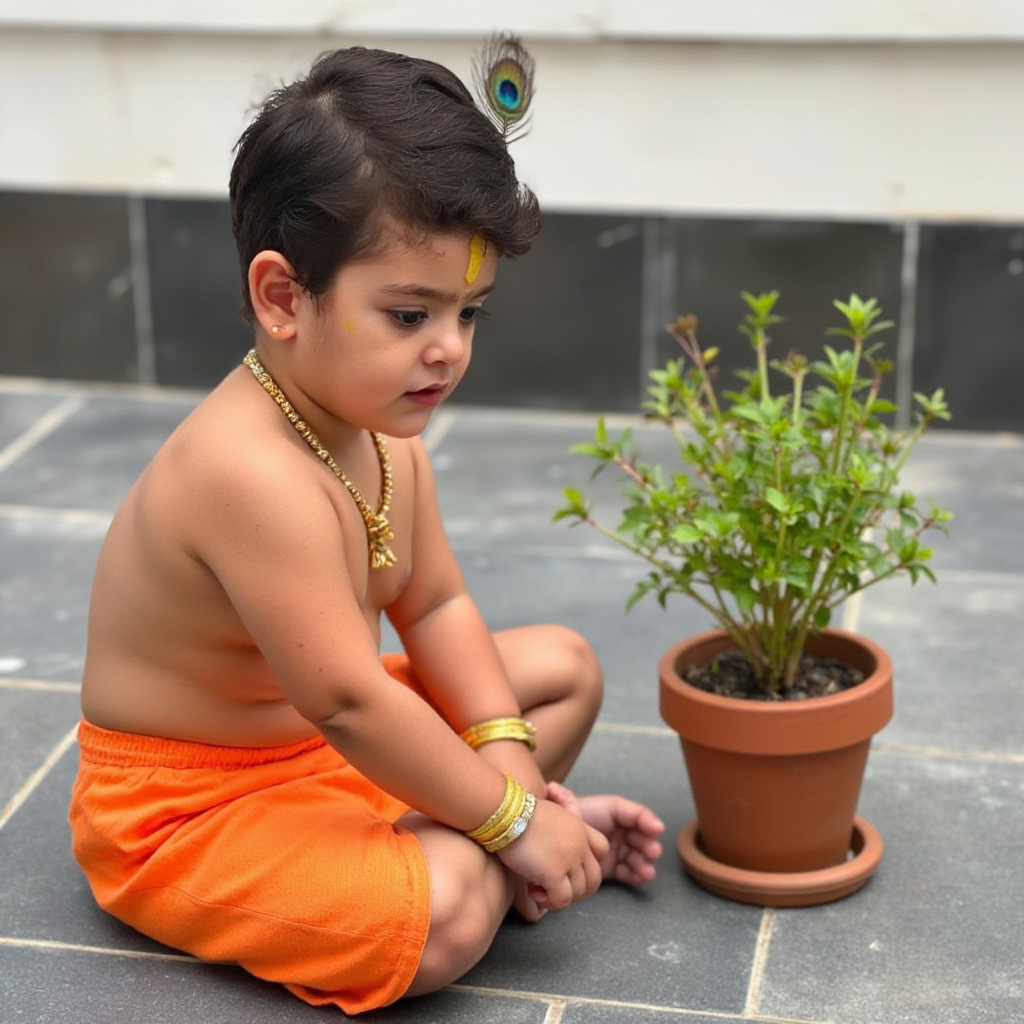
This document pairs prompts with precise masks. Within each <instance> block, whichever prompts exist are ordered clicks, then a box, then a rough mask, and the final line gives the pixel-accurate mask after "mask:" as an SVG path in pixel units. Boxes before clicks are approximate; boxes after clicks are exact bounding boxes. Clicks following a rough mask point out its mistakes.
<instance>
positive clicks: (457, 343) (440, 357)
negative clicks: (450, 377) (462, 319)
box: [426, 323, 468, 365]
mask: <svg viewBox="0 0 1024 1024" xmlns="http://www.w3.org/2000/svg"><path fill="white" fill-rule="evenodd" d="M467 344H468V337H467V335H466V329H465V325H463V324H461V323H455V324H448V323H446V324H444V325H443V326H440V327H439V328H438V331H437V333H436V334H435V335H434V337H433V338H432V339H431V343H430V348H429V349H428V350H427V353H426V355H427V361H428V362H431V363H445V364H447V365H451V364H453V363H457V362H459V361H460V360H461V359H462V358H463V356H464V355H465V354H466V346H467Z"/></svg>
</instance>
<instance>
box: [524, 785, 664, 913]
mask: <svg viewBox="0 0 1024 1024" xmlns="http://www.w3.org/2000/svg"><path fill="white" fill-rule="evenodd" d="M547 798H548V799H549V800H551V801H552V802H553V803H556V804H558V805H559V806H561V807H564V808H565V809H566V810H567V811H572V813H573V814H578V815H579V816H580V817H581V818H582V819H583V820H584V821H585V822H586V823H587V824H588V825H590V826H592V827H593V828H596V829H597V830H598V831H599V832H601V833H602V834H603V835H604V836H605V837H606V838H607V839H608V846H609V849H608V854H607V856H606V857H605V858H604V859H603V860H602V861H601V877H602V878H603V879H604V880H605V881H606V882H610V881H615V882H622V883H624V884H625V885H643V884H644V882H649V881H651V880H652V879H653V878H654V876H655V874H656V873H657V871H656V868H655V866H654V862H655V861H656V860H657V859H658V858H659V857H660V856H661V854H662V846H661V843H660V842H659V841H658V836H660V835H661V834H662V832H664V831H665V825H664V823H663V822H662V821H661V820H660V819H659V818H658V816H657V815H656V814H655V813H654V812H653V811H652V810H650V808H648V807H644V805H643V804H638V803H637V802H636V801H635V800H628V799H626V797H623V796H614V795H612V794H602V795H600V796H585V797H578V796H576V794H575V793H573V792H572V790H570V789H568V788H567V787H565V786H563V785H562V784H561V783H559V782H549V783H548V790H547ZM513 906H514V907H515V908H516V910H518V911H519V913H520V914H521V915H522V916H523V918H525V919H526V920H527V921H531V922H532V921H539V920H540V919H541V918H542V917H543V916H544V915H545V914H546V913H547V911H545V910H539V909H538V907H537V904H536V903H535V902H534V901H533V899H532V898H531V896H530V893H529V889H528V886H527V885H526V883H525V882H524V881H523V880H522V879H520V880H519V881H518V883H517V885H516V896H515V900H514V901H513Z"/></svg>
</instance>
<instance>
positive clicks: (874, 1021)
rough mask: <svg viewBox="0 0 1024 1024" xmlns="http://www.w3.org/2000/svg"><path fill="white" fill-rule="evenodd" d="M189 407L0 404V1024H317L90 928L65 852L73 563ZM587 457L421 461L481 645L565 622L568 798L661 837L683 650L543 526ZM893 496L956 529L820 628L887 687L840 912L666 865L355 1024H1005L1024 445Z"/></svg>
mask: <svg viewBox="0 0 1024 1024" xmlns="http://www.w3.org/2000/svg"><path fill="white" fill-rule="evenodd" d="M196 399H197V396H195V395H192V394H186V393H181V392H155V391H144V390H133V389H111V388H107V389H103V388H94V387H82V386H71V385H67V386H65V385H59V384H42V383H35V382H31V381H19V380H13V379H7V380H3V379H0V808H2V811H0V865H2V870H0V1021H2V1022H3V1024H15V1022H17V1024H29V1022H45V1024H57V1022H61V1024H107V1022H110V1024H115V1022H116V1024H125V1022H129V1024H132V1022H140V1024H142V1022H145V1024H186V1022H187V1024H193V1022H196V1021H216V1022H218V1024H231V1022H239V1024H241V1022H245V1024H262V1022H270V1021H273V1022H275V1024H301V1022H311V1024H312V1022H315V1021H327V1020H330V1019H341V1018H340V1015H339V1014H338V1013H337V1011H333V1010H315V1009H312V1008H310V1007H308V1006H306V1005H305V1004H303V1003H300V1002H299V1001H297V1000H295V999H294V998H292V997H291V996H289V995H288V994H287V993H285V992H284V991H283V990H282V989H278V988H276V987H274V986H271V985H268V984H265V983H262V982H259V981H256V980H254V979H252V978H251V977H249V976H247V975H246V974H244V973H243V972H242V971H241V970H240V969H237V968H234V967H231V966H223V965H204V964H201V963H199V962H197V961H194V960H192V959H190V958H189V957H186V956H181V955H179V954H176V953H175V952H174V951H173V950H169V949H165V948H163V947H160V946H158V945H156V944H155V943H153V942H151V941H149V940H147V939H145V938H142V937H141V936H139V935H136V934H135V933H133V932H131V931H130V930H128V929H126V928H124V927H122V926H121V925H119V924H118V923H117V922H115V921H113V920H111V919H108V918H107V917H106V916H105V915H104V914H103V913H101V912H100V911H99V910H98V909H97V908H96V907H95V905H94V904H93V902H92V899H91V896H90V894H89V892H88V889H87V888H86V886H85V884H84V882H83V879H82V877H81V876H80V874H79V872H78V869H77V868H76V867H75V865H74V864H73V862H72V861H71V858H70V855H69V852H68V833H67V829H66V825H65V808H66V804H67V800H68V790H69V786H70V784H71V779H72V776H73V773H74V770H75V759H76V748H75V725H76V721H77V719H78V692H77V690H78V688H77V681H78V679H79V675H80V672H81V668H82V654H83V646H84V640H85V621H86V611H87V601H88V594H89V585H90V577H91V573H92V569H93V564H94V560H95V558H96V554H97V551H98V548H99V545H100V542H101V540H102V537H103V534H104V531H105V529H106V526H107V523H108V521H109V517H110V515H111V513H112V512H113V511H114V509H115V508H116V506H117V504H118V502H119V501H120V499H121V497H122V495H123V494H124V493H125V490H126V489H127V487H128V486H129V484H130V483H131V481H132V480H133V478H134V477H135V476H136V475H137V474H138V473H139V471H140V470H141V469H142V467H143V466H144V464H145V462H146V461H147V459H148V458H149V456H150V455H151V454H152V453H153V451H154V450H155V448H156V447H157V446H158V445H159V443H160V441H161V439H162V438H163V437H164V436H165V435H166V434H167V433H168V432H169V431H170V430H171V429H172V428H173V426H174V425H175V423H177V422H178V420H180V419H181V417H182V416H184V415H185V414H186V413H187V412H188V410H189V409H190V408H191V407H192V405H193V404H194V403H195V401H196ZM589 430H590V420H589V418H588V417H579V416H574V415H557V414H534V413H524V412H499V411H482V410H478V409H469V408H460V407H457V406H453V407H451V408H449V409H446V410H444V411H442V412H440V413H439V414H438V415H437V416H436V418H435V421H434V423H433V424H432V425H431V428H430V431H429V433H428V435H427V440H428V442H429V444H430V446H431V448H432V450H433V453H434V459H435V464H436V469H437V476H438V483H439V488H440V493H441V499H442V502H443V506H444V511H445V515H446V520H447V523H448V528H449V532H450V536H451V540H452V543H453V545H454V547H455V549H456V550H457V552H458V554H459V557H460V559H461V561H462V564H463V566H464V569H465V572H466V575H467V577H468V579H469V582H470V585H471V588H472V589H473V590H474V592H475V593H476V595H477V598H478V600H479V603H480V604H481V606H482V608H483V610H484V612H485V614H486V616H487V618H488V619H489V621H490V622H491V624H492V625H493V626H494V627H501V626H506V625H511V624H515V623H520V622H523V621H531V620H537V619H548V620H556V621H561V622H565V623H568V624H570V625H572V626H574V627H576V628H577V629H579V630H581V631H582V632H583V633H584V634H585V635H586V636H587V637H588V638H589V639H590V640H591V641H592V643H593V644H594V646H595V647H596V648H597V650H598V652H599V654H600V655H601V657H602V659H603V663H604V666H605V671H606V676H607V699H606V702H605V706H604V709H603V711H602V715H601V718H600V721H599V724H598V726H597V728H596V730H595V733H594V735H593V737H592V740H591V742H590V743H589V745H588V747H587V749H586V751H585V752H584V755H583V757H582V758H581V760H580V762H579V764H578V766H577V768H576V769H575V770H574V772H573V775H572V777H571V779H570V782H571V783H572V784H574V785H575V787H576V788H577V789H579V790H582V791H595V790H606V789H612V788H614V789H617V790H620V791H622V792H626V793H628V794H630V795H632V796H635V797H636V798H638V799H640V800H643V801H645V802H646V803H648V804H650V805H651V806H653V807H654V808H655V809H656V810H657V811H658V812H659V813H660V814H661V816H662V817H663V818H664V819H665V821H666V822H667V823H668V826H669V829H670V835H674V834H675V833H676V832H677V831H678V830H679V828H680V827H681V826H682V825H683V824H684V823H685V822H686V821H687V820H688V819H689V818H690V817H691V816H692V804H691V801H690V797H689V794H688V792H687V789H686V785H685V774H684V770H683V767H682V762H681V758H680V756H679V752H678V745H677V743H676V741H675V739H674V737H673V735H672V734H670V733H669V732H668V731H667V730H666V729H665V728H664V727H663V726H662V724H661V722H660V720H659V717H658V712H657V700H656V698H657V693H656V685H655V682H654V673H655V661H656V658H657V655H658V653H659V651H660V650H661V649H663V648H664V647H666V646H667V645H668V644H669V643H670V642H671V641H673V640H674V639H676V638H678V637H680V636H681V635H683V634H685V633H688V632H692V631H694V630H695V629H697V628H698V627H702V626H703V625H704V623H703V622H702V621H701V619H700V618H699V617H698V615H697V614H696V612H695V611H694V609H691V608H689V607H688V606H687V605H686V604H685V603H682V602H680V603H677V604H676V605H675V606H672V605H671V604H670V606H669V610H668V611H667V612H663V611H661V610H660V609H659V608H657V606H656V605H653V604H652V605H651V606H643V605H641V606H639V607H637V608H636V609H635V610H634V611H633V612H632V613H631V614H630V615H629V616H628V617H627V616H625V615H624V613H623V604H624V600H625V598H626V596H627V594H628V592H629V590H630V589H631V583H632V581H633V580H635V579H636V578H637V574H638V572H639V567H638V566H635V565H633V564H632V562H631V561H629V560H628V559H627V558H624V557H621V556H620V555H618V554H617V553H616V552H615V551H613V550H610V548H609V546H608V545H606V544H605V543H604V542H602V541H601V539H600V538H599V537H597V536H596V535H594V534H593V533H592V532H589V531H586V530H583V529H576V530H569V529H566V528H565V527H563V526H558V525H553V524H552V523H551V521H550V515H551V511H552V510H553V509H554V508H555V506H556V505H557V504H558V502H559V498H560V494H561V488H562V486H563V485H564V484H565V483H566V482H578V481H582V480H583V479H584V478H585V476H586V474H587V472H588V467H587V466H586V465H585V464H584V463H583V462H582V461H581V460H580V459H578V458H571V457H568V456H567V455H566V450H567V449H568V447H569V445H570V444H571V443H573V442H575V441H577V440H582V439H584V438H585V437H586V436H588V435H589ZM906 482H907V483H908V484H909V485H910V486H911V487H912V488H914V489H915V490H918V491H920V492H922V493H925V494H931V495H932V496H934V497H935V498H936V499H938V500H940V501H942V502H944V503H946V504H948V505H950V506H951V507H952V508H953V510H954V511H955V513H956V516H957V519H956V523H955V524H954V529H953V531H952V533H951V535H950V537H949V538H948V540H944V539H942V538H939V540H938V542H937V547H938V551H937V555H936V562H935V564H936V568H937V569H938V570H939V572H940V583H939V585H938V586H931V585H930V584H927V583H923V584H920V585H919V586H918V587H917V588H915V589H913V590H912V589H911V588H910V586H909V584H906V583H898V584H893V585H891V586H888V585H887V586H883V587H880V588H877V589H876V590H872V591H868V592H867V593H866V594H865V595H864V597H863V600H862V601H860V602H858V603H856V605H855V606H852V607H850V608H849V609H848V610H847V611H848V619H847V625H850V626H852V627H853V628H856V629H858V630H861V631H863V632H864V633H866V634H869V635H871V636H872V637H873V638H875V639H876V640H878V641H879V642H881V643H882V644H884V645H885V646H886V647H887V648H888V649H889V651H890V652H891V654H892V656H893V660H894V663H895V666H896V686H897V689H896V692H897V711H896V717H895V719H894V720H893V722H892V724H891V725H890V726H889V727H888V728H886V730H885V731H884V732H883V733H882V734H881V735H880V736H879V738H878V739H877V740H876V744H875V747H874V750H873V753H872V756H871V759H870V763H869V767H868V774H867V778H866V781H865V785H864V791H863V795H862V798H861V805H860V813H861V814H863V815H864V816H865V817H866V818H868V820H870V821H871V822H872V823H873V824H874V825H875V826H876V827H877V828H878V829H879V830H880V831H881V833H882V834H883V836H884V839H885V843H886V853H885V858H884V860H883V862H882V864H881V867H880V868H879V870H878V872H877V873H876V875H875V876H874V878H873V879H872V880H871V881H870V882H869V884H868V885H867V886H866V887H865V888H864V889H863V890H862V891H861V892H859V893H858V894H856V895H854V896H852V897H850V898H848V899H846V900H843V901H841V902H838V903H834V904H831V905H828V906H823V907H819V908H814V909H803V910H779V911H772V910H762V909H760V908H757V907H752V906H745V905H741V904H737V903H731V902H728V901H726V900H723V899H720V898H717V897H714V896H711V895H709V894H707V893H705V892H704V891H703V890H702V889H700V888H698V887H697V886H695V885H694V884H693V883H691V881H690V880H689V879H688V878H687V876H686V875H685V874H684V873H683V871H682V870H681V867H680V864H679V862H678V859H677V857H676V855H675V852H674V850H673V849H672V848H671V844H669V846H670V848H669V850H668V852H666V855H665V857H664V858H663V861H662V864H661V869H660V874H659V876H658V879H657V880H656V881H655V882H654V883H653V884H651V885H650V886H649V887H647V888H646V889H644V890H642V891H639V892H634V891H631V890H627V889H624V888H616V887H608V888H606V889H605V890H603V891H602V892H600V893H599V894H598V895H597V896H595V897H594V898H593V899H591V900H589V901H586V902H584V903H582V904H578V905H576V906H574V907H572V908H570V909H569V910H567V911H565V912H563V913H561V914H558V915H552V916H550V917H549V918H548V919H547V920H545V921H544V922H543V923H542V924H541V925H540V926H538V927H536V928H531V927H527V926H525V925H522V924H520V923H517V922H516V921H514V920H510V921H509V922H508V923H507V924H506V925H505V926H504V927H503V928H502V930H501V932H500V933H499V936H498V939H497V942H496V943H495V945H494V948H493V950H492V951H491V953H490V954H489V955H488V956H487V957H486V958H485V959H484V961H483V962H482V963H481V964H479V965H478V966H477V967H476V968H475V969H474V970H473V971H471V972H470V973H469V974H468V975H467V976H466V977H465V978H464V979H463V980H462V982H461V983H460V984H458V985H453V986H452V987H451V988H449V989H447V990H446V991H444V992H441V993H439V994H437V995H434V996H431V997H427V998H423V999H420V1000H417V1001H411V1002H409V1003H406V1004H399V1005H397V1006H395V1007H392V1008H390V1009H387V1010H384V1011H380V1012H377V1013H374V1014H371V1015H369V1016H368V1018H367V1019H369V1020H373V1021H376V1022H380V1024H397V1022H402V1024H426V1022H445V1024H449V1022H450V1024H457V1022H461V1021H465V1022H473V1024H484V1022H495V1024H516V1022H524V1024H527V1022H529V1024H542V1022H543V1024H555V1022H559V1021H561V1022H564V1024H578V1022H590V1024H625V1022H629V1024H644V1022H651V1024H654V1022H664V1021H669V1020H673V1019H675V1020H679V1021H680V1022H683V1021H687V1022H693V1024H711V1022H721V1021H729V1020H735V1021H775V1022H779V1021H787V1022H799V1024H804V1022H824V1021H832V1022H836V1024H896V1022H909V1024H965V1022H968V1021H970V1022H980V1021H993V1022H998V1024H1011V1022H1015V1021H1016V1022H1024V853H1022V851H1024V687H1022V686H1021V684H1020V674H1021V661H1022V658H1024V640H1022V633H1024V541H1022V538H1024V438H1021V437H1019V436H1007V435H993V434H972V435H968V434H958V433H942V434H941V435H939V434H936V435H933V436H931V437H930V438H928V439H926V441H925V442H924V444H923V446H922V448H921V449H920V451H919V453H918V454H917V456H915V459H914V461H913V463H912V465H911V468H910V472H909V473H908V477H907V481H906ZM601 500H602V501H603V502H608V501H610V499H609V497H608V495H607V492H606V493H605V496H604V498H603V499H601ZM609 507H610V506H609Z"/></svg>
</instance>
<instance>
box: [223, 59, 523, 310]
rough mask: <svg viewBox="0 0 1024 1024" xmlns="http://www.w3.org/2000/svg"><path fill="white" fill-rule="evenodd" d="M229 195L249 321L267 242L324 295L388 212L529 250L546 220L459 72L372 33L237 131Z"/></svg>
mask: <svg viewBox="0 0 1024 1024" xmlns="http://www.w3.org/2000/svg"><path fill="white" fill-rule="evenodd" d="M230 198H231V220H232V228H233V230H234V234H235V244H236V246H237V248H238V258H239V261H240V263H241V272H242V296H243V298H242V312H243V314H244V315H245V317H246V319H248V320H250V321H251V320H252V318H253V308H252V300H251V298H250V296H249V287H248V270H249V264H250V262H251V261H252V258H253V257H254V256H255V255H256V254H257V253H258V252H260V251H261V250H263V249H273V250H276V251H277V252H280V253H281V254H282V255H283V256H284V257H285V258H286V259H287V260H288V262H289V263H291V265H292V268H293V270H294V272H295V279H296V281H297V282H298V283H299V284H300V285H302V287H303V288H305V289H306V290H307V291H308V292H309V293H310V294H311V295H313V296H314V297H316V296H320V295H323V294H324V293H325V292H326V291H327V290H328V288H329V287H330V285H331V283H332V281H333V280H334V277H335V274H336V273H337V271H338V270H339V269H340V268H341V266H342V265H343V264H344V263H346V262H348V261H350V260H353V259H356V258H359V257H361V256H365V255H368V254H369V253H371V252H372V251H373V250H374V248H375V247H376V246H377V245H379V244H380V243H381V241H382V238H381V236H382V233H383V229H384V225H385V220H386V218H388V217H391V218H393V219H394V220H396V221H397V222H398V223H399V224H400V225H402V227H403V228H406V229H411V230H413V231H416V230H422V231H426V232H432V231H437V230H442V231H444V230H453V229H455V230H466V231H469V232H472V233H475V234H479V235H480V236H481V237H483V238H484V239H485V240H486V241H487V242H488V243H489V244H492V245H494V246H495V247H496V248H497V250H498V251H499V252H500V253H501V254H502V255H505V256H519V255H522V254H523V253H524V252H526V251H527V250H528V249H529V247H530V245H531V243H532V242H533V239H534V238H535V237H536V235H537V232H538V231H539V230H540V225H541V216H540V208H539V205H538V203H537V198H536V196H535V195H534V194H533V193H532V192H531V191H530V190H529V189H528V188H526V187H525V186H523V185H521V184H520V183H519V181H518V180H517V178H516V174H515V166H514V164H513V161H512V158H511V157H510V156H509V153H508V148H507V145H506V142H505V139H504V138H503V137H502V134H501V132H500V131H499V130H498V128H497V127H496V126H495V125H494V123H493V122H492V121H491V120H490V119H489V117H488V116H487V115H486V114H485V113H483V111H481V110H480V109H479V108H478V107H477V106H476V104H475V103H474V101H473V97H472V95H471V94H470V92H469V90H468V89H467V88H466V87H465V85H463V83H462V82H461V81H460V80H459V79H458V77H457V76H456V75H455V74H453V73H452V72H451V71H449V70H448V69H447V68H444V67H442V66H441V65H440V64H435V63H434V62H433V61H428V60H421V59H417V58H414V57H407V56H404V55H403V54H399V53H391V52H389V51H386V50H367V49H364V48H363V47H352V48H351V49H345V50H335V51H333V52H330V53H325V54H323V55H322V56H321V57H319V58H318V59H317V61H316V63H314V65H313V67H312V68H311V70H310V72H309V74H308V75H306V76H305V77H304V78H301V79H299V80H298V81H296V82H294V83H293V84H291V85H287V86H284V87H282V88H280V89H277V90H275V91H274V92H273V93H271V94H270V96H269V97H268V98H267V100H266V102H265V103H264V105H263V107H262V109H261V110H260V112H259V114H258V115H257V116H256V119H255V120H254V121H253V122H252V124H251V125H250V126H249V127H248V128H247V129H246V130H245V132H244V133H243V135H242V137H241V138H240V139H239V141H238V145H237V147H236V154H235V162H234V166H233V167H232V169H231V187H230Z"/></svg>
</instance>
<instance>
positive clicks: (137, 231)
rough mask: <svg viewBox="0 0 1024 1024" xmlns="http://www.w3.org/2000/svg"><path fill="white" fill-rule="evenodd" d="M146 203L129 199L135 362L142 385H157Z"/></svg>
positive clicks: (129, 242) (133, 196) (132, 196)
mask: <svg viewBox="0 0 1024 1024" xmlns="http://www.w3.org/2000/svg"><path fill="white" fill-rule="evenodd" d="M146 235H147V232H146V201H145V199H143V198H142V196H139V195H130V196H128V246H129V252H130V259H131V277H132V310H133V312H134V314H135V359H136V368H137V372H138V377H139V382H140V383H141V384H150V385H153V384H156V341H155V338H154V334H153V306H152V299H151V296H150V288H149V247H148V241H147V237H146Z"/></svg>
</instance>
